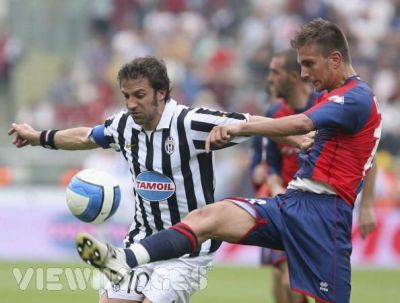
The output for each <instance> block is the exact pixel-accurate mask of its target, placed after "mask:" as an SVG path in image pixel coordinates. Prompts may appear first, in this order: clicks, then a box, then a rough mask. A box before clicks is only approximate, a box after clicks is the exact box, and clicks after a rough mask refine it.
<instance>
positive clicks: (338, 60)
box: [328, 51, 343, 69]
mask: <svg viewBox="0 0 400 303" xmlns="http://www.w3.org/2000/svg"><path fill="white" fill-rule="evenodd" d="M328 60H329V64H330V65H331V66H332V67H333V68H334V69H337V68H339V66H340V65H341V64H342V62H343V56H342V54H341V53H340V52H339V51H333V52H332V53H331V54H330V55H329V57H328Z"/></svg>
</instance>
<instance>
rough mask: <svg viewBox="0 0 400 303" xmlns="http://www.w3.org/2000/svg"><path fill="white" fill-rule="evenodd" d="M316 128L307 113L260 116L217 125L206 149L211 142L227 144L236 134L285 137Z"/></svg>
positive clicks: (209, 137) (301, 133) (209, 136)
mask: <svg viewBox="0 0 400 303" xmlns="http://www.w3.org/2000/svg"><path fill="white" fill-rule="evenodd" d="M261 118H262V117H261ZM253 121H254V120H253ZM314 129H315V127H314V123H313V122H312V120H311V119H310V118H309V117H308V116H306V115H305V114H297V115H292V116H287V117H283V118H278V119H272V118H264V119H262V120H261V119H259V118H258V121H255V122H252V121H251V122H249V123H241V124H230V125H224V126H216V127H214V128H213V130H212V131H211V132H210V134H209V135H208V137H207V139H206V151H209V147H210V145H211V144H216V145H222V144H226V143H228V142H229V141H230V140H232V139H233V138H234V137H236V136H252V135H261V136H265V137H284V136H293V135H304V134H307V133H309V132H310V131H312V130H314Z"/></svg>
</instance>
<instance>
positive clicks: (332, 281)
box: [76, 19, 382, 303]
mask: <svg viewBox="0 0 400 303" xmlns="http://www.w3.org/2000/svg"><path fill="white" fill-rule="evenodd" d="M292 46H293V48H295V49H296V50H297V54H298V55H297V56H298V62H299V63H300V65H301V76H302V78H304V79H305V80H309V81H310V82H311V83H312V84H313V86H314V87H315V89H316V90H317V91H321V92H324V93H323V94H322V95H321V96H320V97H319V98H318V101H317V102H318V104H316V105H315V106H313V107H312V108H311V109H309V110H307V111H306V112H304V113H301V114H296V115H291V116H287V117H283V118H278V119H269V118H265V117H260V118H259V121H255V122H251V123H245V124H235V125H226V126H216V127H214V128H213V130H212V132H211V133H210V135H209V136H208V138H207V140H206V150H209V148H210V144H217V145H218V144H226V143H227V142H229V141H230V140H232V139H233V138H234V137H236V136H243V135H262V136H267V137H277V136H295V135H302V134H306V133H309V132H310V131H313V130H316V137H315V142H314V145H313V146H312V148H311V149H310V151H309V152H308V153H306V154H302V155H301V156H300V159H301V165H300V168H299V170H298V171H297V173H296V175H295V178H294V180H293V181H291V182H290V183H289V185H288V189H287V190H286V192H285V193H284V194H282V195H278V196H276V197H274V198H265V199H246V198H227V199H224V200H223V201H221V202H219V203H214V204H211V205H208V206H206V207H204V208H201V209H197V210H195V211H193V212H191V213H189V215H188V216H187V217H186V218H185V219H183V220H182V222H180V223H178V224H176V225H174V226H172V227H171V228H169V229H168V230H163V231H161V232H159V233H157V234H154V235H152V236H150V237H148V238H146V239H144V240H142V241H141V243H140V244H135V245H133V246H131V247H130V248H128V249H125V250H124V249H121V248H115V247H112V246H110V245H106V244H103V243H101V242H99V241H98V240H96V239H95V238H93V237H92V236H90V235H88V234H79V235H78V236H77V239H76V241H77V248H78V252H79V254H80V256H81V258H82V259H83V260H84V261H86V262H88V263H90V264H92V265H93V266H95V267H97V268H99V269H100V270H101V271H103V273H105V274H106V275H107V276H108V277H109V278H110V279H113V280H114V282H116V283H118V282H119V280H118V277H120V276H118V275H115V273H116V272H118V271H119V270H120V269H121V268H124V269H125V270H126V269H128V268H135V267H136V266H138V265H140V264H144V263H148V262H155V261H158V260H165V259H170V258H176V257H179V256H181V255H185V254H188V253H192V252H193V251H195V250H196V249H197V247H198V245H199V244H200V243H203V242H204V241H205V240H207V239H210V238H211V239H217V240H223V241H228V242H233V243H242V244H246V245H257V246H262V247H269V248H273V249H282V250H285V252H286V254H287V258H288V264H289V276H290V284H291V287H292V289H293V290H295V291H298V292H300V293H303V294H305V295H307V296H310V297H313V298H315V300H316V302H323V303H324V302H330V303H349V302H350V290H351V286H350V272H351V264H350V255H351V249H352V244H351V225H352V210H353V206H354V202H355V199H356V196H357V193H358V192H359V191H360V190H361V188H362V186H363V179H364V177H365V176H366V174H367V172H368V171H369V170H370V168H371V166H372V163H373V160H374V156H375V152H376V150H377V148H378V143H379V139H380V136H381V121H382V119H381V114H380V111H379V107H378V103H377V100H376V98H375V96H374V94H373V92H372V91H371V89H370V88H369V87H368V85H367V84H366V83H365V82H363V81H362V80H361V79H360V77H359V76H358V75H357V74H356V72H355V70H354V69H353V67H352V65H351V58H350V54H349V47H348V43H347V40H346V37H345V35H344V33H343V32H342V30H341V29H340V28H339V27H338V26H337V25H335V24H334V23H332V22H329V21H325V20H323V19H316V20H313V21H311V22H309V23H307V24H305V25H304V26H303V27H302V28H301V29H300V31H299V32H298V33H297V34H296V36H295V37H294V39H293V40H292ZM252 121H254V120H252Z"/></svg>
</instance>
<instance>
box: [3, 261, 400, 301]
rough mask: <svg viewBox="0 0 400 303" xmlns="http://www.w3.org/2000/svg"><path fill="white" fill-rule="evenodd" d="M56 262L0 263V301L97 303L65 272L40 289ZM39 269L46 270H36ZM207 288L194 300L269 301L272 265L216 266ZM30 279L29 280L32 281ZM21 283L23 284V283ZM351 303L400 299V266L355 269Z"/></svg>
mask: <svg viewBox="0 0 400 303" xmlns="http://www.w3.org/2000/svg"><path fill="white" fill-rule="evenodd" d="M59 266H60V265H59V264H57V263H46V264H41V263H20V262H18V263H11V262H10V263H4V262H3V263H1V262H0V302H2V303H14V302H18V303H25V302H26V303H28V302H29V303H48V302H49V303H50V302H57V303H64V302H73V303H89V302H97V301H98V295H97V291H96V290H93V288H91V287H89V288H88V289H87V290H80V289H79V286H78V284H76V285H75V288H77V289H75V290H71V287H70V286H68V285H71V284H68V283H67V277H66V274H65V272H63V273H62V274H60V275H59V277H60V283H61V284H58V282H57V278H56V280H49V279H52V278H51V277H50V276H47V278H48V280H47V281H48V283H47V284H46V283H45V284H43V285H42V286H41V285H40V283H39V287H40V288H43V290H38V289H37V286H38V285H37V281H38V280H41V279H37V277H38V276H37V274H39V275H40V274H41V272H43V275H44V276H46V273H47V270H48V269H49V268H55V267H59ZM61 266H62V267H63V268H71V269H74V268H77V267H80V268H84V267H85V266H82V264H62V265H61ZM13 268H19V269H20V273H22V276H21V277H22V280H21V283H23V282H24V280H23V279H26V280H25V286H27V288H26V289H25V290H21V289H20V288H19V286H18V283H17V281H16V279H15V277H14V275H13ZM28 268H33V270H31V273H33V276H32V279H30V280H29V279H27V277H24V274H25V273H26V272H27V270H28ZM37 269H43V271H41V270H39V271H38V270H37ZM208 278H209V279H208V281H207V287H206V288H205V289H204V290H202V291H200V292H198V293H197V294H196V295H195V296H194V297H193V300H192V302H193V303H201V302H219V303H225V302H229V303H235V302H250V303H258V302H260V303H261V302H263V303H268V302H272V298H271V292H270V288H271V275H270V270H269V268H253V267H215V268H214V269H212V270H211V271H210V273H209V276H208ZM27 281H30V282H29V284H28V283H27ZM89 282H90V283H89V285H91V281H89ZM21 285H22V284H21ZM59 285H62V286H63V288H64V289H63V290H46V287H49V288H57V286H59ZM352 287H353V291H352V300H351V302H352V303H376V302H388V303H395V302H400V268H397V269H393V270H378V269H355V270H353V281H352Z"/></svg>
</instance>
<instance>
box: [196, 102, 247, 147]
mask: <svg viewBox="0 0 400 303" xmlns="http://www.w3.org/2000/svg"><path fill="white" fill-rule="evenodd" d="M249 120H250V115H249V114H242V113H236V112H222V111H217V110H212V109H207V108H198V109H196V110H195V111H194V112H193V114H192V116H191V121H190V133H191V137H192V140H193V143H194V145H195V148H196V149H200V150H204V149H205V140H206V138H207V136H208V134H209V133H210V132H211V130H212V129H213V128H214V126H217V125H228V124H234V123H246V122H248V121H249ZM249 138H250V137H248V136H243V137H235V138H234V139H233V140H232V141H231V142H229V143H228V144H225V145H223V146H211V149H212V150H217V149H221V148H226V147H230V146H232V145H236V144H238V143H242V142H244V141H247V140H248V139H249Z"/></svg>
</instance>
